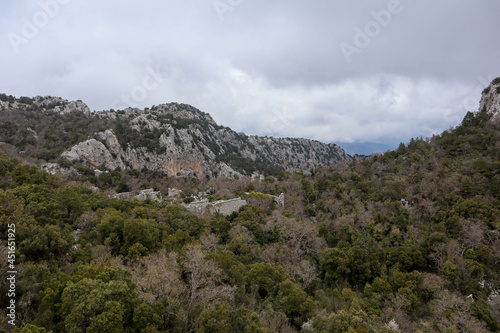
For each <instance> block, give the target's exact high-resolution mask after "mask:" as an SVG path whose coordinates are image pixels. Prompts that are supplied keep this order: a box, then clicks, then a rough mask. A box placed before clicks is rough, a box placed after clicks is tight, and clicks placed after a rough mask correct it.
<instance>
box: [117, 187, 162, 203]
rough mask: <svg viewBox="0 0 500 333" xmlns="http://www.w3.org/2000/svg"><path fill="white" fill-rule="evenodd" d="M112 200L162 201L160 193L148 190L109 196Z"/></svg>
mask: <svg viewBox="0 0 500 333" xmlns="http://www.w3.org/2000/svg"><path fill="white" fill-rule="evenodd" d="M109 197H110V198H112V199H123V200H139V201H144V200H155V201H160V200H161V199H162V196H161V193H160V191H155V190H154V189H152V188H150V189H147V190H141V191H133V192H123V193H116V194H112V195H109Z"/></svg>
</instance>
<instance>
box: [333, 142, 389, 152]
mask: <svg viewBox="0 0 500 333" xmlns="http://www.w3.org/2000/svg"><path fill="white" fill-rule="evenodd" d="M336 144H337V145H339V146H340V147H342V149H344V150H345V152H346V153H347V154H349V155H355V154H360V155H371V154H373V153H385V152H386V151H388V150H394V149H396V148H397V146H390V145H386V144H383V143H375V142H337V143H336Z"/></svg>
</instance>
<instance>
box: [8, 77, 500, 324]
mask: <svg viewBox="0 0 500 333" xmlns="http://www.w3.org/2000/svg"><path fill="white" fill-rule="evenodd" d="M499 83H500V82H499ZM492 117H493V113H491V112H488V110H487V109H486V108H484V109H483V110H482V111H481V112H478V113H468V114H467V115H466V116H465V118H464V120H463V121H462V123H461V124H460V125H459V126H458V127H456V128H455V129H453V130H450V131H447V132H444V133H442V134H441V135H438V136H434V137H432V138H429V139H425V140H424V139H413V140H411V142H410V143H408V144H401V145H400V146H399V148H398V149H396V150H395V151H392V152H387V153H385V154H383V155H375V156H372V157H370V158H368V159H366V160H365V161H357V162H351V163H350V164H347V163H344V164H335V165H330V166H324V167H318V168H316V169H315V170H314V172H313V174H312V175H304V174H303V173H298V172H286V171H281V172H280V173H279V174H278V175H277V176H276V177H275V178H273V177H267V178H265V179H264V180H259V179H255V180H252V179H250V178H247V177H245V178H240V179H226V178H218V179H211V180H202V181H200V180H194V179H184V180H179V179H169V178H162V177H161V176H159V175H154V174H149V173H145V174H140V173H137V174H135V173H134V172H127V171H114V172H113V173H109V174H108V176H106V177H111V175H113V177H116V179H119V180H120V181H121V182H122V184H124V185H123V186H125V185H126V186H127V187H135V186H139V185H140V183H141V182H148V181H151V182H152V183H154V184H158V185H159V186H164V187H168V186H172V185H173V184H175V185H176V186H178V187H179V188H182V189H183V190H184V191H185V192H186V193H188V194H189V193H194V192H195V191H198V190H199V191H202V190H206V189H208V188H212V189H213V191H215V194H216V195H220V196H226V197H236V196H245V195H246V198H247V201H248V202H249V205H247V206H244V207H243V208H242V209H241V210H240V211H239V212H238V213H234V214H232V215H231V216H228V217H222V216H212V215H208V214H206V215H205V214H203V215H194V214H192V213H190V212H188V210H187V209H186V208H185V207H183V206H182V205H179V204H170V203H167V202H166V201H159V202H156V201H154V202H153V201H142V202H140V201H124V200H117V199H110V198H108V196H107V195H104V194H103V193H102V192H99V191H98V192H93V191H92V190H91V189H89V185H90V183H89V181H93V182H94V184H97V185H99V186H106V184H107V185H108V188H110V187H109V183H106V182H104V178H103V179H100V178H98V177H96V178H92V177H94V176H92V175H88V176H87V177H83V178H82V179H80V180H78V179H77V178H64V179H60V178H57V177H56V176H53V175H49V174H47V173H46V172H44V171H40V170H39V169H38V168H37V167H36V166H32V165H29V163H27V162H26V161H22V160H18V159H12V158H9V157H8V156H7V155H5V154H3V153H2V154H0V238H1V239H2V243H1V246H0V253H1V254H0V274H1V276H0V281H1V283H2V284H1V285H0V316H1V318H2V320H1V321H0V330H1V331H10V330H12V329H13V326H12V325H10V324H8V323H7V320H4V319H5V318H9V317H7V314H8V310H7V306H8V305H9V302H10V301H11V298H10V296H8V294H9V293H8V290H9V288H10V285H9V283H8V282H7V278H8V277H9V276H8V273H7V272H8V271H9V270H11V269H9V266H8V265H9V264H10V263H9V262H8V260H7V258H8V251H9V248H8V247H7V244H6V241H5V240H7V239H8V238H9V237H10V236H12V235H10V236H9V233H10V234H15V247H16V248H15V250H16V251H15V256H16V259H15V267H16V270H17V275H16V286H15V304H16V321H15V323H16V325H17V326H16V328H15V331H16V332H299V331H300V332H398V331H400V332H449V333H451V332H497V331H500V324H499V319H500V308H499V304H500V301H499V296H498V294H499V290H500V266H499V262H500V237H499V236H500V234H499V228H500V140H499V139H500V122H499V121H498V117H496V118H495V119H492ZM155 177H156V178H155ZM99 181H102V183H99ZM146 185H149V184H146ZM94 190H95V189H94ZM250 191H253V192H250ZM245 192H247V193H250V195H248V194H245ZM281 192H284V193H285V198H286V201H285V206H284V207H278V206H276V204H275V203H274V202H273V201H272V199H271V198H270V196H268V195H265V194H279V193H281ZM12 225H15V233H14V232H13V231H12ZM9 229H11V230H10V231H9ZM10 238H12V237H10Z"/></svg>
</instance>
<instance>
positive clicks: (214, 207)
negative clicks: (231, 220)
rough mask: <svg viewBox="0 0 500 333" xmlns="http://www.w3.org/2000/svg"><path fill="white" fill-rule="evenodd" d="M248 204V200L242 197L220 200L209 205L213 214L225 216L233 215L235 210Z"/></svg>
mask: <svg viewBox="0 0 500 333" xmlns="http://www.w3.org/2000/svg"><path fill="white" fill-rule="evenodd" d="M246 204H247V201H246V200H243V199H241V198H235V199H230V200H220V201H215V202H211V203H210V204H209V205H208V210H209V211H210V213H212V214H221V215H223V216H228V215H231V214H232V213H234V212H238V211H239V210H240V208H241V207H243V206H245V205H246Z"/></svg>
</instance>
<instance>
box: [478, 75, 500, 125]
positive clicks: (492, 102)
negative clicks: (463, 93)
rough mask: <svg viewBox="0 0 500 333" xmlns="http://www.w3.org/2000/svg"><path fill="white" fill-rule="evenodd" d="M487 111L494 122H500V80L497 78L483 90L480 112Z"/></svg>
mask: <svg viewBox="0 0 500 333" xmlns="http://www.w3.org/2000/svg"><path fill="white" fill-rule="evenodd" d="M483 109H486V110H487V111H488V113H490V114H492V120H493V121H500V116H499V115H500V78H496V79H495V80H493V81H492V82H491V84H490V85H489V86H488V87H486V89H484V90H483V94H482V96H481V102H480V103H479V111H482V110H483Z"/></svg>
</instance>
